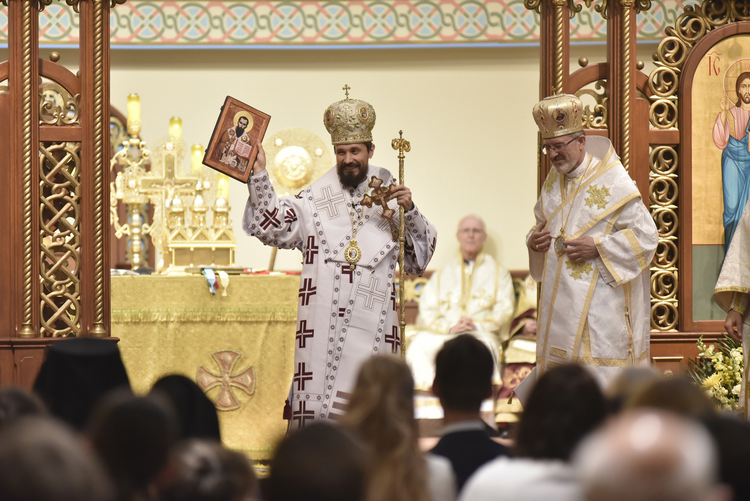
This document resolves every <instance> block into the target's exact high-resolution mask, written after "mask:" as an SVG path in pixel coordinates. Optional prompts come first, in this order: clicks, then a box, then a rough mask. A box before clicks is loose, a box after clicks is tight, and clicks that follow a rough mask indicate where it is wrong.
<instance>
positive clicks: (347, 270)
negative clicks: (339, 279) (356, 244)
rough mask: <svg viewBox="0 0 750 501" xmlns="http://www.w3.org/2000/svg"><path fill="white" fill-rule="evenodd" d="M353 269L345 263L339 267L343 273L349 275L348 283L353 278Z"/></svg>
mask: <svg viewBox="0 0 750 501" xmlns="http://www.w3.org/2000/svg"><path fill="white" fill-rule="evenodd" d="M353 271H354V269H353V268H352V267H351V266H349V265H348V264H345V265H344V266H342V267H341V273H343V274H344V275H349V283H352V278H354V273H353Z"/></svg>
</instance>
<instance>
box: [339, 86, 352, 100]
mask: <svg viewBox="0 0 750 501" xmlns="http://www.w3.org/2000/svg"><path fill="white" fill-rule="evenodd" d="M341 90H343V91H344V92H346V98H347V99H349V91H350V90H352V88H351V87H349V84H344V86H343V87H341Z"/></svg>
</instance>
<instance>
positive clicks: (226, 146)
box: [203, 96, 271, 183]
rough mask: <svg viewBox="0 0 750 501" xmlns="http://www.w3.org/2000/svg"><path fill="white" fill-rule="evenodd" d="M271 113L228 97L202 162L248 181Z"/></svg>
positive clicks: (235, 177)
mask: <svg viewBox="0 0 750 501" xmlns="http://www.w3.org/2000/svg"><path fill="white" fill-rule="evenodd" d="M270 121H271V115H268V114H266V113H263V112H262V111H260V110H258V109H256V108H253V107H252V106H250V105H247V104H245V103H243V102H242V101H239V100H237V99H235V98H233V97H231V96H227V98H226V100H225V101H224V105H223V106H222V107H221V113H220V114H219V119H218V120H216V125H215V126H214V132H213V134H211V140H210V141H209V143H208V148H206V154H205V155H204V157H203V165H206V166H208V167H211V168H212V169H215V170H217V171H219V172H221V173H224V174H226V175H228V176H229V177H233V178H234V179H237V180H238V181H242V182H243V183H247V180H248V179H249V178H250V174H251V173H252V171H253V164H254V163H255V157H256V156H257V155H258V149H257V148H256V147H255V145H256V144H260V143H261V142H262V141H263V136H265V134H266V129H268V123H269V122H270Z"/></svg>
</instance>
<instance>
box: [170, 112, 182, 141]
mask: <svg viewBox="0 0 750 501" xmlns="http://www.w3.org/2000/svg"><path fill="white" fill-rule="evenodd" d="M169 137H170V138H172V139H174V140H179V139H181V138H182V119H181V118H180V117H172V118H170V119H169Z"/></svg>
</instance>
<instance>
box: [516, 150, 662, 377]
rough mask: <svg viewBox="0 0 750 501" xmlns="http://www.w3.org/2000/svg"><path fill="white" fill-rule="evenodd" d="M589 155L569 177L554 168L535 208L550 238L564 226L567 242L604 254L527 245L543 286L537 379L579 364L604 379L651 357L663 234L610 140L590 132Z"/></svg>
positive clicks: (533, 272)
mask: <svg viewBox="0 0 750 501" xmlns="http://www.w3.org/2000/svg"><path fill="white" fill-rule="evenodd" d="M586 153H587V154H586V159H585V160H584V161H583V163H582V164H581V165H580V166H578V167H577V168H576V169H575V170H573V171H572V172H570V173H568V174H567V175H560V174H558V173H557V171H556V170H554V169H553V170H551V171H550V173H549V175H548V177H547V179H546V181H545V183H544V185H543V187H542V191H541V196H540V197H539V200H538V201H537V204H536V207H535V208H534V214H535V216H536V224H539V223H540V222H541V221H542V220H545V219H546V220H547V226H546V229H547V230H549V231H550V232H551V234H552V237H553V239H554V238H555V237H557V236H558V235H560V234H561V233H562V229H563V227H564V229H565V235H566V239H567V240H572V239H576V238H579V237H582V236H590V237H593V239H594V243H595V244H596V248H597V250H598V251H599V256H598V257H597V258H595V259H592V260H588V261H585V262H583V263H573V262H571V261H570V260H569V259H568V258H567V254H562V255H560V256H558V255H557V254H556V253H555V251H554V249H553V247H551V248H550V250H549V251H548V252H547V253H544V254H543V253H540V252H534V251H533V250H529V264H530V269H531V275H532V277H533V278H534V279H535V280H536V281H538V282H541V287H542V288H541V297H540V302H539V314H538V327H537V329H538V330H537V372H538V374H537V376H540V375H541V374H542V373H543V372H544V370H546V369H547V368H550V367H553V366H555V365H558V364H562V363H567V362H575V363H580V364H583V365H587V366H590V367H591V369H592V371H593V372H594V374H595V375H596V376H597V378H598V379H599V381H600V382H601V383H603V384H606V383H607V382H608V381H609V380H610V379H611V378H612V377H613V376H614V375H615V374H616V371H617V370H618V368H621V367H626V366H629V365H634V364H639V363H648V361H649V332H650V331H649V311H650V309H649V304H650V293H649V274H648V265H649V262H650V261H651V259H652V257H653V255H654V252H655V250H656V244H657V239H658V235H657V230H656V225H655V224H654V221H653V219H652V218H651V215H650V214H649V212H648V209H646V207H645V206H644V205H643V203H642V202H641V199H640V193H639V192H638V189H637V187H636V186H635V183H634V182H633V180H632V179H631V178H630V176H629V175H628V173H627V172H626V171H625V169H624V168H623V166H622V164H621V163H620V161H619V158H618V156H617V154H616V153H615V151H614V148H612V143H610V141H609V140H608V139H606V138H602V137H596V136H588V137H587V138H586ZM579 176H583V177H581V178H579ZM563 213H564V215H565V219H566V220H567V221H565V220H563V218H562V216H563ZM566 223H567V224H566ZM644 272H645V273H644Z"/></svg>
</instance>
